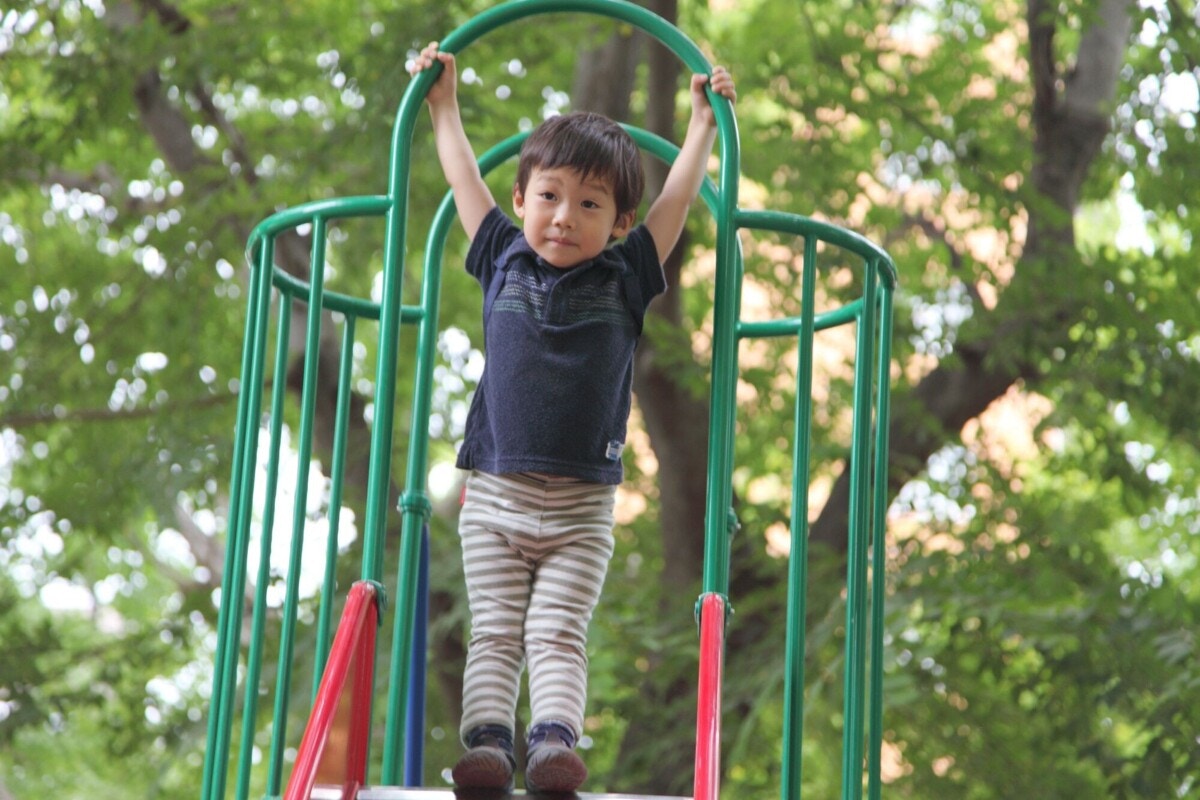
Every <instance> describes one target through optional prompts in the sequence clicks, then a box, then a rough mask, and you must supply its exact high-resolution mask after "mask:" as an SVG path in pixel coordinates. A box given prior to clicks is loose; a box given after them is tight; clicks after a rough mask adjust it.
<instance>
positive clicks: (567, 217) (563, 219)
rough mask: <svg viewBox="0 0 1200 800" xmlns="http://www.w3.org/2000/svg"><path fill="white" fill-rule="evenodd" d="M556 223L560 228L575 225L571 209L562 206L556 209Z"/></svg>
mask: <svg viewBox="0 0 1200 800" xmlns="http://www.w3.org/2000/svg"><path fill="white" fill-rule="evenodd" d="M554 224H555V225H557V226H558V227H560V228H571V227H574V222H573V221H572V219H571V212H570V209H568V208H565V207H562V206H560V207H559V208H557V209H555V211H554Z"/></svg>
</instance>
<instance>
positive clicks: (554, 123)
mask: <svg viewBox="0 0 1200 800" xmlns="http://www.w3.org/2000/svg"><path fill="white" fill-rule="evenodd" d="M559 167H568V168H570V169H573V170H575V171H577V172H579V173H580V174H581V175H582V176H583V178H585V179H587V178H600V179H601V180H604V181H607V182H609V183H611V184H612V187H613V199H614V200H615V201H616V203H617V214H618V215H620V214H624V213H626V212H629V211H636V210H637V207H638V203H640V202H642V190H643V188H644V187H645V177H644V176H643V174H642V156H641V153H640V152H639V151H638V147H637V144H635V143H634V141H633V137H632V136H630V135H629V134H628V133H626V131H625V129H624V128H622V127H621V126H620V125H618V124H617V123H615V122H613V121H612V120H611V119H609V118H608V117H606V116H604V115H603V114H594V113H592V112H590V111H573V112H571V113H570V114H562V115H559V116H556V117H550V119H548V120H546V121H545V122H543V123H542V124H541V125H539V126H538V127H537V128H536V129H535V130H534V132H533V133H531V134H529V138H528V139H526V140H525V143H524V144H523V145H521V158H520V161H519V162H518V165H517V188H518V189H519V190H520V191H521V194H525V187H526V186H528V185H529V176H530V175H532V174H533V170H534V169H557V168H559Z"/></svg>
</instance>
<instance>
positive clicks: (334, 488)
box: [313, 314, 358, 700]
mask: <svg viewBox="0 0 1200 800" xmlns="http://www.w3.org/2000/svg"><path fill="white" fill-rule="evenodd" d="M357 319H358V318H357V317H356V316H354V315H353V314H348V315H346V322H345V327H344V328H343V329H342V352H341V357H340V361H339V362H338V384H337V385H338V388H337V392H338V395H337V398H338V399H337V411H336V412H335V414H334V428H333V463H332V464H331V466H330V469H329V481H330V484H331V485H330V491H329V515H328V519H329V535H328V537H327V538H326V540H325V575H324V579H323V580H322V582H321V605H320V608H319V609H318V616H317V658H316V665H315V667H314V669H313V699H314V700H316V697H317V690H318V689H320V688H321V676H322V675H323V674H324V673H325V661H326V659H328V658H329V647H330V645H331V643H332V635H331V634H330V629H331V628H332V627H333V603H334V599H335V595H336V594H337V584H336V581H335V577H336V572H337V570H336V567H337V551H338V534H339V533H340V531H341V528H342V514H341V511H342V479H343V476H344V475H345V474H346V430H347V428H348V427H349V424H350V378H351V375H352V372H353V370H352V367H353V366H354V327H355V322H356V321H357Z"/></svg>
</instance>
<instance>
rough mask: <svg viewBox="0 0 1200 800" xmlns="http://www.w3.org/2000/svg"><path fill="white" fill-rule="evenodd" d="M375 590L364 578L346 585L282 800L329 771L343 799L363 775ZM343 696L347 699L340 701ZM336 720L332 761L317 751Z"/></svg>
mask: <svg viewBox="0 0 1200 800" xmlns="http://www.w3.org/2000/svg"><path fill="white" fill-rule="evenodd" d="M375 593H376V589H375V585H374V584H372V583H370V582H368V581H358V582H357V583H355V584H354V585H353V586H351V587H350V593H349V595H348V596H347V598H346V607H345V608H344V609H343V610H342V620H341V622H340V623H339V624H338V629H337V633H336V634H334V637H333V647H332V648H331V649H330V652H329V661H328V662H327V663H326V665H325V675H324V676H323V677H322V678H321V686H320V688H319V689H318V690H317V697H316V700H314V701H313V711H312V716H310V717H309V719H308V725H307V726H306V727H305V728H304V737H303V738H302V739H301V740H300V750H299V752H298V753H297V755H296V766H295V767H294V768H293V769H292V777H291V780H289V781H288V785H287V791H285V792H284V795H283V796H284V800H307V798H309V797H311V796H312V790H313V787H314V786H315V785H316V782H317V777H318V775H320V776H321V777H322V781H323V782H324V781H325V780H329V776H335V777H334V779H335V780H337V781H338V782H339V783H340V784H341V786H342V798H343V800H347V799H348V798H352V797H354V796H355V795H356V794H357V793H358V789H359V787H361V786H362V784H363V782H364V781H365V780H366V774H367V738H368V734H369V732H370V721H371V717H370V714H371V694H370V692H371V679H372V674H371V673H372V670H373V669H374V664H375V630H376V628H377V627H378V619H379V609H378V603H377V601H376V594H375ZM343 701H345V702H348V703H349V705H348V706H346V705H343ZM339 711H340V712H341V714H340V715H339ZM346 714H348V715H349V716H348V718H347V717H346V716H345V715H346ZM338 722H341V723H343V724H345V728H346V731H345V733H346V737H347V738H346V740H345V749H344V752H341V753H332V752H331V753H330V756H331V760H334V759H336V761H334V763H323V761H322V757H323V756H325V755H326V751H327V747H328V745H329V743H330V739H331V734H332V733H333V730H334V726H335V723H338ZM347 723H348V724H347Z"/></svg>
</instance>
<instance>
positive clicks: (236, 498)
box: [200, 260, 271, 800]
mask: <svg viewBox="0 0 1200 800" xmlns="http://www.w3.org/2000/svg"><path fill="white" fill-rule="evenodd" d="M268 261H269V260H268ZM262 273H263V269H262V268H261V267H260V268H259V269H257V270H255V271H253V272H252V274H251V281H250V291H249V292H247V295H248V296H247V300H246V332H245V335H244V336H243V338H242V367H241V374H240V381H241V383H240V386H239V389H238V392H239V393H238V411H237V422H236V425H235V428H234V437H233V460H232V463H231V465H230V470H231V473H230V480H229V484H230V488H229V519H228V522H227V529H228V532H227V534H226V541H225V562H224V573H223V576H224V577H223V582H224V583H227V582H229V581H231V580H233V576H234V575H235V574H236V572H237V569H238V559H237V553H238V552H240V551H241V550H242V548H243V547H244V546H245V545H244V544H243V540H244V539H245V538H246V531H245V529H244V528H241V527H239V526H238V525H236V520H237V519H238V518H239V517H240V516H241V514H240V513H239V511H238V509H239V508H240V507H241V505H242V503H243V502H245V500H244V498H245V497H246V496H247V495H248V492H247V491H246V490H245V488H246V487H244V486H243V483H244V481H243V472H244V464H245V462H246V461H247V452H246V451H247V449H248V444H247V442H248V440H249V439H250V438H251V436H252V434H257V432H258V426H257V425H256V424H255V423H256V420H255V419H254V416H255V415H254V414H253V412H252V410H251V406H250V403H251V400H252V397H253V394H254V392H253V391H252V389H253V387H254V384H253V383H252V380H253V376H254V369H255V366H254V365H255V358H256V356H255V345H256V344H257V342H258V341H259V338H260V337H259V335H258V332H259V327H260V326H261V325H263V324H264V323H263V322H262V317H261V309H260V306H261V305H262V304H261V303H259V302H258V301H259V295H260V294H261V293H262V292H264V291H265V292H266V293H267V294H268V296H269V295H270V285H271V284H270V281H269V279H267V280H263V279H262ZM249 460H250V461H253V457H250V458H249ZM248 486H249V487H251V489H252V488H253V486H254V483H253V480H251V481H250V482H249V483H248ZM240 609H241V604H240V603H230V602H228V597H227V595H226V594H225V592H224V591H222V593H221V605H220V607H219V608H218V610H217V647H216V653H215V654H214V658H213V666H214V669H213V689H212V696H211V697H210V698H209V702H210V704H211V709H212V710H211V712H210V713H209V716H208V735H207V740H206V744H205V749H204V778H203V782H202V784H201V788H200V797H201V798H202V800H215V798H218V797H220V796H222V795H224V793H225V781H224V775H225V771H226V769H227V768H228V764H227V759H228V755H229V753H228V741H229V733H230V728H231V726H232V724H233V720H232V719H231V718H230V710H231V708H232V698H233V694H234V689H235V686H236V673H235V672H234V671H232V670H226V669H225V664H226V662H227V661H228V660H229V654H230V652H232V658H233V662H234V663H236V662H237V651H238V647H239V643H240V641H241V640H240V638H239V637H238V636H237V635H236V631H237V629H238V627H240V626H238V625H237V624H236V622H235V623H233V631H234V632H235V634H234V635H231V634H230V633H229V630H228V629H229V628H230V625H231V622H230V621H231V619H236V620H238V621H240ZM218 770H219V771H220V776H221V777H220V778H217V777H216V775H217V772H218ZM214 789H215V791H214Z"/></svg>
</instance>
